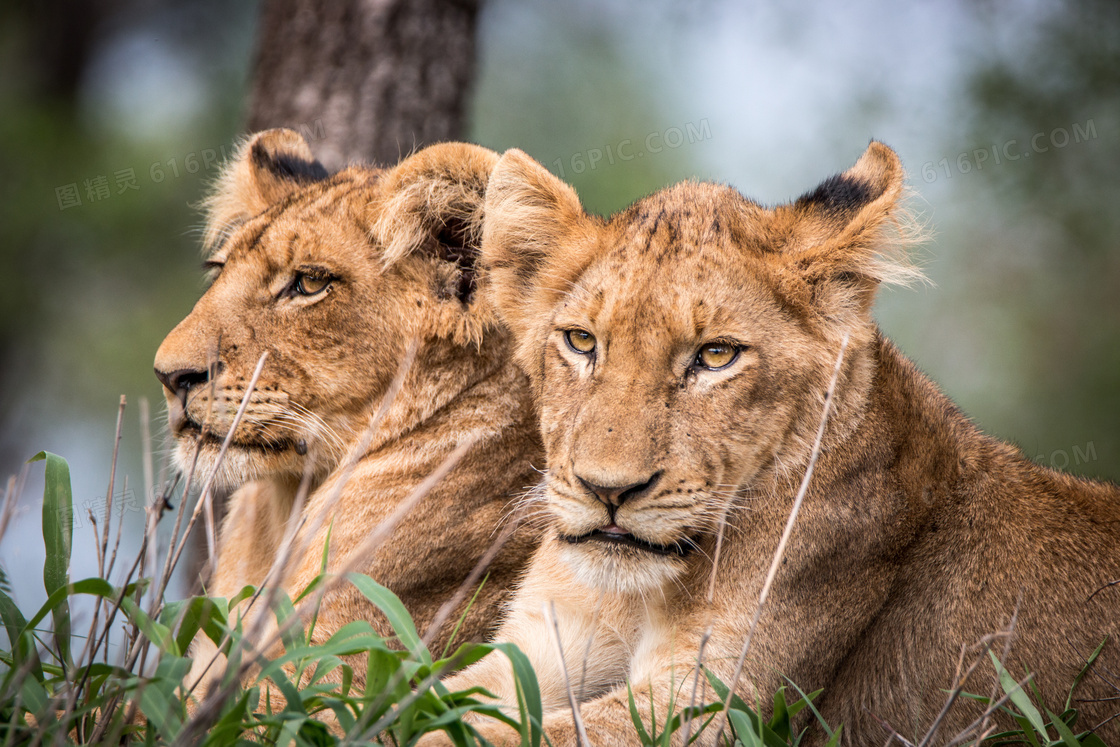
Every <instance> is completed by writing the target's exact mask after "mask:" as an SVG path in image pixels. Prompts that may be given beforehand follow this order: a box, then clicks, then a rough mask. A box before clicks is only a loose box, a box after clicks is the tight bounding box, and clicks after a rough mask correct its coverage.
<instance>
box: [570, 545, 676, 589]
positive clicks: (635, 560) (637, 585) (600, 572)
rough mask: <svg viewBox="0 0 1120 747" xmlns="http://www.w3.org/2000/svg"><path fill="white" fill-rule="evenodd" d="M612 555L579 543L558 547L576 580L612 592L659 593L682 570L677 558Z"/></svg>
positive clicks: (651, 554)
mask: <svg viewBox="0 0 1120 747" xmlns="http://www.w3.org/2000/svg"><path fill="white" fill-rule="evenodd" d="M638 552H641V551H638ZM612 555H613V553H608V552H603V550H602V548H597V547H593V546H587V545H582V544H581V545H566V546H561V548H560V557H561V558H563V559H564V562H565V563H567V564H568V567H570V568H571V569H572V571H573V572H574V573H575V575H576V578H577V579H578V580H579V582H580V583H582V584H584V585H586V586H589V587H592V588H595V589H602V590H603V591H605V592H609V593H612V594H642V595H648V594H650V593H651V592H658V593H660V591H661V590H662V589H664V588H665V587H666V586H667V585H668V584H670V583H672V582H673V581H675V580H676V579H677V577H678V576H680V575H681V573H683V572H684V563H682V562H681V561H680V560H679V559H675V558H669V557H665V556H662V555H656V554H654V553H641V555H640V556H637V557H617V556H616V557H612Z"/></svg>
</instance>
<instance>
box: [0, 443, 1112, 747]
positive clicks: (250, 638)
mask: <svg viewBox="0 0 1120 747" xmlns="http://www.w3.org/2000/svg"><path fill="white" fill-rule="evenodd" d="M35 459H36V460H40V461H45V462H46V470H47V479H46V487H45V491H44V513H43V517H44V519H43V527H44V532H43V534H44V542H45V543H46V546H47V548H48V552H47V557H46V561H45V564H44V574H43V578H44V586H45V589H46V591H47V600H46V602H44V603H43V605H42V606H41V607H40V608H39V609H38V610H37V611H36V612H35V613H34V614H32V615H31V617H30V618H27V617H25V615H24V613H23V612H22V611H21V610H20V609H19V607H18V606H17V605H16V604H15V602H14V601H13V600H12V598H11V597H10V596H9V595H8V593H7V592H6V591H3V590H0V622H2V624H3V626H4V631H5V633H6V635H7V639H8V642H9V643H8V645H7V646H6V647H5V648H2V649H0V744H3V745H9V744H27V743H35V744H98V745H107V744H121V743H128V744H132V743H143V744H145V745H165V744H181V743H182V744H198V745H204V746H213V747H219V746H221V745H230V744H249V743H265V744H271V743H275V744H283V745H296V746H298V747H323V746H325V745H337V744H342V743H349V742H375V743H379V744H392V745H395V746H397V747H404V746H405V745H411V744H414V743H415V742H416V741H417V740H418V739H419V738H420V737H421V736H422V735H424V734H426V733H428V732H430V731H436V730H441V731H444V732H445V733H446V734H447V735H448V736H449V737H450V739H451V740H452V742H453V743H454V744H455V745H458V746H460V747H467V746H468V745H473V744H476V743H478V742H479V741H480V737H479V735H478V733H477V731H476V730H475V729H474V727H473V726H471V724H470V723H467V722H465V721H464V720H463V718H464V716H466V715H467V714H469V713H472V712H473V713H477V714H481V715H484V716H488V717H490V718H493V719H497V720H500V721H502V722H504V723H506V724H508V725H509V726H511V727H512V728H514V729H516V730H517V732H518V733H519V734H520V744H521V745H522V746H523V747H540V745H541V744H542V743H547V737H546V736H545V735H544V734H543V731H542V724H543V720H544V712H543V708H542V704H541V693H540V688H539V685H538V683H537V679H536V675H535V673H534V672H533V669H532V666H531V665H530V662H529V659H528V658H527V657H526V656H525V654H524V653H522V652H521V651H520V650H518V649H517V648H516V647H515V646H513V645H512V644H509V643H496V644H464V645H462V646H460V647H459V648H458V649H457V650H455V651H454V652H453V653H452V654H451V655H450V656H448V655H447V654H446V652H442V655H441V658H438V659H434V658H433V656H432V653H431V652H429V651H428V649H427V647H426V646H425V645H424V642H423V640H422V639H421V637H420V636H419V634H418V632H417V630H416V626H415V624H414V623H413V621H412V619H411V617H410V616H409V614H408V611H407V610H406V609H405V607H404V605H403V604H402V603H401V601H400V599H398V598H397V597H396V596H395V595H394V594H393V593H392V592H390V591H389V590H388V589H386V588H385V587H383V586H381V585H380V584H378V583H377V582H376V581H374V580H373V579H371V578H369V577H368V576H365V575H362V574H357V573H353V574H349V575H347V576H346V577H345V578H344V579H334V578H332V577H331V576H329V575H327V574H325V573H324V574H323V575H320V576H319V577H318V578H316V579H315V580H314V581H312V582H311V584H309V585H308V587H307V589H306V590H305V591H304V592H302V593H301V594H299V595H297V597H296V599H295V600H292V599H290V598H288V596H287V595H285V594H284V593H283V592H278V591H274V590H265V591H264V593H260V592H258V590H257V589H254V588H253V587H249V586H247V587H245V588H244V589H242V590H241V591H240V592H239V593H238V594H236V595H235V596H233V597H232V598H230V599H220V598H208V597H191V598H189V599H184V600H181V601H177V602H168V603H165V604H151V603H150V600H149V604H150V606H149V608H148V609H147V610H146V609H145V608H144V607H143V606H142V604H141V602H142V601H143V598H144V594H145V592H146V591H147V590H148V589H149V583H148V580H147V579H141V580H139V581H135V582H132V583H126V584H125V585H124V586H123V587H118V586H114V585H113V584H111V583H109V582H108V581H107V580H105V579H103V578H86V579H82V580H79V581H70V579H69V577H68V567H69V559H70V558H69V553H70V547H71V544H70V536H71V531H72V527H71V524H70V522H71V517H72V512H71V510H70V509H71V496H70V481H69V467H68V465H67V463H66V461H65V460H64V459H62V458H61V457H58V456H56V455H53V454H48V453H42V454H39V455H37V456H36V457H35ZM331 583H350V584H352V585H353V586H354V587H355V588H356V589H357V590H358V591H359V592H360V593H361V594H362V595H363V596H364V597H365V598H366V599H367V600H368V601H369V602H370V603H371V604H372V605H374V606H375V607H376V608H377V609H379V610H380V611H381V612H382V613H383V614H384V615H385V617H386V619H387V620H388V621H389V623H390V625H391V627H392V630H393V632H394V635H393V636H391V637H389V638H385V637H383V636H381V635H378V633H377V632H376V631H375V630H374V629H373V627H372V626H371V625H370V624H369V623H368V622H366V621H355V622H352V623H350V624H348V625H345V626H344V627H342V628H341V629H340V630H338V631H337V632H336V633H334V634H333V635H332V636H330V637H329V638H328V639H327V640H325V641H321V642H315V641H313V640H312V637H311V631H312V630H313V627H314V618H315V614H314V610H315V609H317V607H316V605H317V602H318V597H314V596H312V593H313V592H314V593H319V592H321V591H322V589H324V588H326V587H327V586H328V585H329V584H331ZM79 596H84V597H92V598H93V599H95V600H96V601H97V603H98V605H99V607H98V610H99V612H98V613H97V614H95V615H94V622H93V624H92V625H91V626H90V629H89V631H88V632H87V633H86V634H85V635H84V636H78V635H75V634H74V631H73V630H72V625H71V620H70V617H69V610H70V608H71V602H72V600H73V599H74V598H75V597H79ZM251 604H262V605H264V604H269V605H270V610H271V616H272V618H273V619H274V620H275V624H276V629H277V631H278V634H277V635H278V637H279V640H281V641H282V643H283V647H284V650H283V653H282V654H280V655H279V656H277V657H276V658H274V659H269V658H266V657H264V656H262V655H260V654H259V653H257V652H258V651H261V650H270V649H271V648H272V645H271V644H272V643H273V642H274V641H273V640H272V639H268V638H262V637H261V631H260V630H258V629H255V628H259V627H260V626H259V625H257V624H256V623H253V622H252V620H253V619H255V618H250V619H249V620H245V619H243V618H242V617H241V613H240V612H238V611H239V610H244V608H245V605H251ZM299 605H310V609H311V610H313V611H312V613H311V614H310V616H309V617H310V619H306V618H305V614H306V613H304V614H301V612H300V611H299V610H298V609H297V606H299ZM118 613H119V615H120V617H121V618H123V620H124V623H125V626H124V627H125V636H124V640H125V645H124V646H123V649H124V650H123V655H122V656H120V657H119V660H118V661H117V662H116V663H110V662H109V661H108V657H107V656H105V655H102V657H101V660H99V659H98V653H99V651H101V650H103V647H105V646H106V641H107V638H108V636H109V633H110V631H111V628H112V626H113V625H114V620H117V619H118V618H117V617H116V615H117V614H118ZM48 617H49V618H50V619H51V621H52V622H53V627H52V628H50V629H45V628H43V627H42V626H43V625H44V623H45V622H46V620H47V618H48ZM202 636H205V637H206V638H208V639H210V641H212V642H213V643H214V645H215V646H216V647H217V649H218V651H219V652H220V653H221V654H222V657H223V658H220V659H216V660H215V661H213V662H211V663H210V666H211V667H212V668H213V672H212V673H211V675H212V679H213V685H212V686H211V687H210V689H209V691H208V692H207V693H205V694H204V693H203V692H201V689H200V688H196V689H194V690H192V685H191V682H192V680H193V679H194V678H189V675H190V674H191V669H192V664H193V663H194V662H193V661H192V658H191V656H190V654H189V651H188V648H189V646H190V645H191V643H192V641H194V640H196V639H197V638H199V637H202ZM1103 646H1104V644H1103V643H1102V644H1101V647H1102V648H1103ZM1100 650H1101V649H1100V648H1098V649H1097V652H1095V653H1094V654H1093V656H1092V657H1090V659H1089V660H1088V662H1087V664H1086V666H1085V668H1084V670H1083V671H1082V672H1081V674H1080V675H1079V676H1078V678H1077V679H1076V680H1075V682H1074V683H1073V687H1071V689H1070V696H1069V698H1067V700H1066V703H1065V706H1064V708H1063V710H1062V712H1061V713H1060V714H1057V713H1056V712H1055V711H1053V710H1051V709H1049V708H1047V707H1046V706H1045V705H1044V704H1043V703H1042V699H1041V697H1040V696H1039V693H1038V691H1037V690H1036V689H1033V688H1031V689H1030V690H1029V691H1028V690H1025V689H1023V688H1022V687H1021V686H1020V684H1019V683H1017V682H1016V681H1015V679H1014V678H1013V677H1012V676H1011V675H1010V674H1008V672H1007V671H1006V670H1005V669H1004V668H1003V666H1002V665H1001V664H1000V662H999V661H998V660H997V659H996V658H995V657H994V656H992V662H993V664H994V666H995V668H996V672H997V674H998V676H999V682H1000V685H1001V687H1002V688H1003V691H1004V693H1005V696H1006V697H1005V698H1004V700H1003V702H1001V703H998V704H996V705H997V706H998V707H999V708H1000V709H1002V710H1003V711H1004V712H1005V713H1006V714H1007V715H1008V716H1010V718H1011V719H1012V720H1013V721H1014V722H1015V723H1016V724H1018V726H1019V729H1018V730H1015V731H1003V732H1000V733H998V734H993V735H990V736H989V737H987V738H986V739H985V740H984V742H983V743H984V744H991V745H1010V744H1027V745H1033V746H1034V747H1059V746H1060V747H1102V746H1103V744H1104V743H1103V742H1102V741H1101V740H1100V739H1099V738H1098V737H1096V736H1094V735H1092V734H1090V733H1088V732H1084V731H1082V732H1080V733H1077V731H1076V728H1077V726H1076V724H1077V719H1078V712H1077V710H1076V709H1074V708H1072V707H1071V703H1072V702H1073V689H1074V688H1076V687H1077V685H1078V684H1079V683H1080V681H1081V680H1082V678H1083V677H1084V676H1085V674H1086V673H1087V672H1088V671H1089V669H1090V668H1091V667H1092V666H1093V663H1094V662H1095V661H1096V658H1097V656H1098V654H1099V653H1100ZM494 652H499V653H500V654H501V655H503V656H505V657H506V658H508V659H509V661H510V664H511V667H512V671H513V677H514V682H515V685H516V695H517V710H518V714H517V717H516V718H512V717H511V716H510V715H508V714H507V713H505V712H503V711H502V710H500V709H499V708H498V706H497V705H495V704H494V701H493V700H492V698H493V696H492V695H491V694H490V693H487V692H485V691H483V690H481V689H479V688H472V689H468V690H464V691H456V692H452V691H448V690H447V688H446V687H445V686H444V684H443V683H442V682H441V681H440V678H441V677H442V676H443V675H444V674H446V673H447V672H449V671H451V670H452V669H457V668H461V667H465V666H469V665H470V664H473V663H475V662H477V661H478V660H480V659H481V658H482V657H484V656H487V655H491V654H493V653H494ZM355 656H358V657H362V658H358V659H355V658H354V657H355ZM363 659H364V667H365V669H364V672H360V673H359V672H355V670H354V666H355V662H356V661H363ZM226 662H228V665H227V664H226ZM703 673H704V675H705V677H706V680H707V684H708V685H710V686H711V688H712V690H713V692H714V695H715V697H716V698H718V700H715V701H714V702H701V703H699V704H690V705H688V706H687V707H684V708H678V704H677V702H676V695H675V694H674V695H673V696H671V698H670V701H669V703H668V709H667V711H666V712H665V713H659V711H658V710H657V709H656V708H655V707H654V702H653V699H652V697H651V696H650V694H649V690H648V689H646V690H641V691H639V692H640V693H641V694H640V695H639V696H638V697H635V693H634V691H633V690H632V689H630V685H629V684H628V685H627V689H628V694H629V707H630V716H631V719H632V721H633V724H634V729H635V733H636V735H637V737H638V741H640V743H641V744H642V745H646V746H648V747H667V746H668V745H670V744H672V743H673V742H674V740H676V741H677V742H680V741H684V740H685V735H686V734H687V743H688V744H692V743H693V742H695V741H696V740H697V739H698V738H699V737H700V736H701V735H702V734H704V733H705V731H707V730H711V729H715V728H719V729H720V730H721V738H720V740H719V742H720V744H726V745H729V746H731V747H738V746H740V745H741V746H742V747H795V746H797V745H801V744H804V743H806V742H807V741H810V739H811V740H812V741H813V743H815V744H816V743H820V744H825V745H827V746H828V747H832V746H833V745H836V744H838V743H839V740H840V738H841V733H842V728H841V727H837V728H835V729H833V728H831V727H830V726H829V724H828V723H827V722H826V721H825V720H824V719H823V718H822V717H821V714H820V712H819V711H818V710H817V708H816V706H815V705H814V701H815V700H816V699H817V698H818V697H819V696H820V695H821V691H820V690H817V691H814V692H811V693H805V692H803V691H801V690H800V689H799V688H798V687H797V685H795V684H794V683H792V682H790V683H789V685H788V686H784V687H781V688H779V689H778V691H777V692H775V693H773V695H772V698H771V701H770V703H769V705H768V707H766V708H764V707H763V704H762V703H761V702H758V703H756V704H755V705H754V707H751V706H749V705H748V704H747V703H746V702H745V701H744V700H743V699H742V698H740V697H739V696H737V695H734V694H732V693H731V692H730V689H729V687H728V685H727V684H726V683H724V682H723V681H721V680H720V679H719V678H718V677H717V676H716V675H715V674H714V673H712V672H711V671H709V670H707V669H706V668H705V669H704V670H703ZM359 674H360V675H361V676H358V675H359ZM673 691H674V693H675V691H676V688H673ZM793 693H796V695H797V699H796V700H793V701H792V702H790V701H789V697H790V696H791V695H792V694H793ZM962 696H963V697H965V698H968V699H972V700H974V701H978V702H980V703H981V704H983V705H984V706H985V707H990V706H991V704H990V703H989V702H988V699H986V698H983V697H980V696H976V695H972V694H968V693H962ZM1032 696H1033V697H1032ZM647 699H648V700H647ZM725 702H726V703H727V704H728V710H727V712H726V718H723V717H722V715H721V711H722V709H723V704H724V703H725ZM188 704H190V707H188ZM811 731H812V732H813V733H812V737H811V738H810V737H809V736H808V735H809V734H810V732H811ZM710 739H711V734H710V733H708V734H705V742H708V741H710ZM976 743H977V742H976V741H975V739H974V740H973V742H969V744H976Z"/></svg>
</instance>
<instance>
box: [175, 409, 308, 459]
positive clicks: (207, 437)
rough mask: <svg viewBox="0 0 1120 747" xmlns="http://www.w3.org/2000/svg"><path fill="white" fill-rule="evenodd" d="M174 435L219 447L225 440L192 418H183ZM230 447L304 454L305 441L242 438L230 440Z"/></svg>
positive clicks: (305, 449)
mask: <svg viewBox="0 0 1120 747" xmlns="http://www.w3.org/2000/svg"><path fill="white" fill-rule="evenodd" d="M175 435H176V436H178V437H180V438H188V439H192V440H198V441H200V442H201V443H202V444H203V445H205V446H213V447H220V446H221V445H222V443H223V442H224V441H225V440H226V439H225V435H224V434H218V433H216V432H214V431H213V430H211V429H209V428H205V429H204V428H203V427H202V426H201V425H199V424H198V423H197V422H195V421H194V420H192V419H190V418H189V417H188V418H184V419H183V421H182V422H181V423H179V427H178V428H177V429H176V430H175ZM229 445H230V446H231V447H236V448H239V449H252V450H254V451H262V452H266V453H279V452H284V451H289V450H293V449H294V450H295V452H296V453H297V454H306V453H307V446H306V442H305V441H303V440H302V439H300V440H294V439H290V438H283V439H277V440H275V441H246V440H244V439H237V438H235V439H234V440H232V441H230V444H229Z"/></svg>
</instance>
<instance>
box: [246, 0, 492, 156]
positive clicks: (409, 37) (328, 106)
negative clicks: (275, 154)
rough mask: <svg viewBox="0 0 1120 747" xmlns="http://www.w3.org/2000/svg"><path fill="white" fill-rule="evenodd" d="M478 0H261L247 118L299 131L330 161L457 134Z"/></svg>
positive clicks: (408, 148)
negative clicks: (328, 0)
mask: <svg viewBox="0 0 1120 747" xmlns="http://www.w3.org/2000/svg"><path fill="white" fill-rule="evenodd" d="M478 5H479V3H478V0H341V1H339V2H335V1H334V0H332V2H329V3H324V2H320V0H265V3H264V6H263V9H262V14H261V22H260V32H259V36H258V40H257V53H256V62H255V65H254V71H253V83H252V94H251V102H250V107H249V118H248V126H249V129H250V130H253V131H255V130H261V129H266V128H269V127H291V128H292V129H295V130H300V131H302V132H303V133H304V135H305V136H306V137H307V139H308V140H309V141H310V143H311V149H312V151H313V152H314V153H315V155H316V157H318V158H319V160H320V161H322V162H323V164H324V165H325V166H326V167H327V168H328V169H330V170H333V169H337V168H339V167H341V166H343V165H345V164H347V163H350V162H352V161H365V162H370V163H377V164H392V163H396V162H397V161H398V160H400V159H401V157H403V156H405V155H407V154H409V153H410V152H412V151H414V150H416V149H417V148H420V147H422V146H424V145H427V144H429V143H433V142H438V141H441V140H455V139H460V138H461V137H462V130H463V109H464V105H465V102H466V100H467V94H468V92H469V88H470V83H471V81H472V79H473V76H474V68H475V25H476V21H477V17H478Z"/></svg>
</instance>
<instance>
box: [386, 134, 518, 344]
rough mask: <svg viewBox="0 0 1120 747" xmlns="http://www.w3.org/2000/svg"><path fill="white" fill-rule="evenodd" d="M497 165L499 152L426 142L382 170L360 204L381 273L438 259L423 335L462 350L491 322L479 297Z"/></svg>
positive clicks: (479, 338) (489, 311) (477, 339)
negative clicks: (414, 260) (486, 216)
mask: <svg viewBox="0 0 1120 747" xmlns="http://www.w3.org/2000/svg"><path fill="white" fill-rule="evenodd" d="M497 161H498V154H497V153H495V152H494V151H492V150H489V149H487V148H483V147H481V146H478V145H471V144H469V143H439V144H436V145H431V146H429V147H427V148H424V149H423V150H421V151H419V152H417V153H415V154H413V155H411V156H409V157H408V158H406V159H404V160H403V161H401V162H400V163H399V164H397V165H396V166H395V167H393V168H392V169H390V170H389V171H387V172H386V173H385V174H384V175H383V176H382V177H381V179H380V180H379V182H378V188H377V193H376V196H375V197H374V198H373V199H372V201H371V202H370V203H369V205H368V206H367V207H366V215H367V219H368V222H369V226H370V235H371V237H372V239H373V241H374V242H375V243H376V245H377V246H379V247H380V251H381V263H382V266H383V268H384V269H388V268H390V267H392V266H393V265H395V264H397V263H399V262H400V261H401V260H403V259H405V258H406V257H408V256H410V255H414V254H423V255H425V256H429V257H435V258H437V259H439V260H442V261H441V262H440V263H438V267H437V268H436V277H435V278H433V283H434V286H435V287H434V289H433V290H434V292H435V295H436V297H437V299H438V305H437V306H436V307H435V308H429V309H428V310H427V313H426V316H425V319H426V324H427V328H426V331H427V334H430V335H433V336H437V337H444V338H447V339H450V340H452V341H454V342H455V343H457V344H461V345H466V344H474V345H481V344H482V340H483V336H484V335H485V334H486V332H487V330H488V329H491V328H492V327H495V326H496V325H497V319H496V317H495V316H494V313H493V310H492V307H491V306H490V305H489V304H488V303H486V302H485V301H484V300H482V299H480V296H481V294H479V293H478V292H477V290H478V276H477V261H478V256H479V245H480V243H481V235H482V216H483V201H484V199H485V197H486V185H487V182H488V181H489V179H490V171H491V170H492V169H493V168H494V164H496V163H497Z"/></svg>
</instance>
